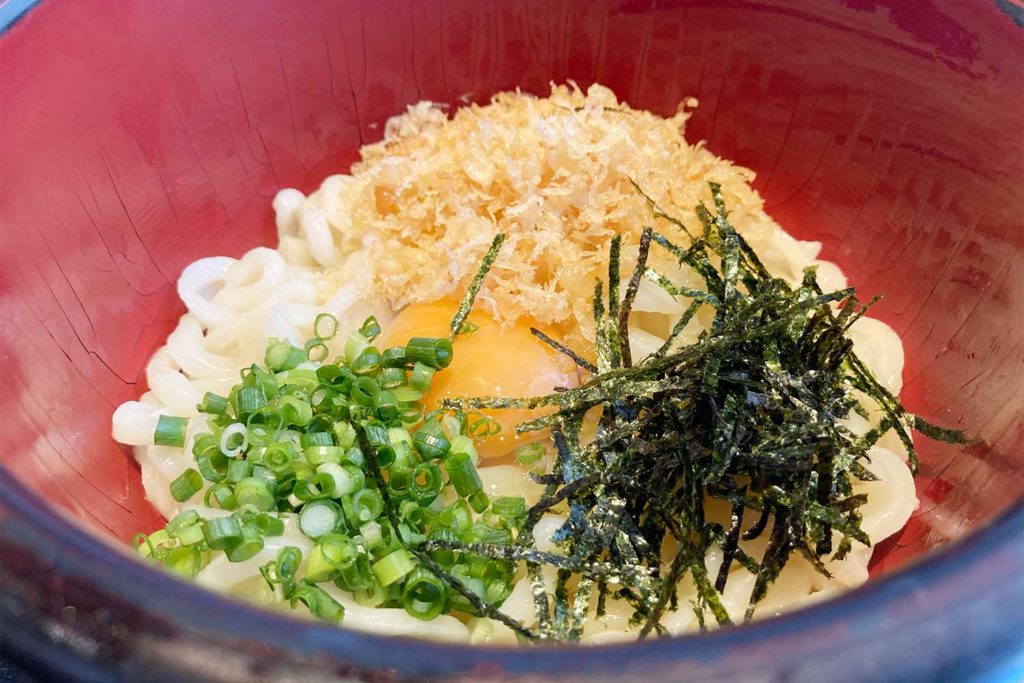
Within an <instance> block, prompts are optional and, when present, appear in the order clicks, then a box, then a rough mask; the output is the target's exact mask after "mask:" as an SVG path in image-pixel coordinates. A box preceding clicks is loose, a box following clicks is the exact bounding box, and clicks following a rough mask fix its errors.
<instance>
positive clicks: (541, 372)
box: [378, 300, 578, 458]
mask: <svg viewBox="0 0 1024 683" xmlns="http://www.w3.org/2000/svg"><path fill="white" fill-rule="evenodd" d="M457 310H458V303H457V302H453V301H447V300H445V301H439V302H435V303H430V304H414V305H411V306H407V307H406V308H404V309H402V311H401V312H400V313H399V314H398V316H397V317H396V318H395V319H394V320H393V321H391V323H390V324H389V325H387V326H385V329H384V335H383V338H382V339H381V340H380V342H379V344H378V346H379V348H381V349H386V348H388V347H390V346H401V345H404V344H406V343H407V342H408V341H409V339H410V338H412V337H447V336H448V332H449V325H450V323H451V320H452V318H453V317H454V316H455V312H456V311H457ZM469 321H470V322H471V323H473V324H474V325H477V329H476V330H475V331H473V332H471V333H469V334H460V335H459V336H458V337H456V339H455V342H454V348H455V353H454V357H453V359H452V363H451V365H449V366H448V367H447V368H445V369H444V370H439V371H438V372H437V373H436V374H435V375H434V379H433V381H432V383H431V385H430V392H429V393H428V394H427V395H426V397H425V398H424V405H425V407H426V409H427V410H431V409H433V408H435V407H437V406H439V405H440V403H441V401H442V400H444V399H446V398H467V397H480V396H502V397H524V398H528V397H532V396H540V395H543V394H550V393H551V392H552V390H553V389H554V387H557V386H567V387H575V386H576V385H577V384H578V379H577V375H576V370H575V366H574V365H573V363H572V361H571V360H569V359H568V358H565V357H564V356H562V355H561V354H559V353H557V352H556V351H554V350H552V349H551V348H550V347H548V346H547V345H546V344H544V343H543V342H541V341H540V340H539V339H537V338H536V337H534V336H533V335H532V334H531V333H530V327H531V326H532V327H538V326H537V325H536V324H534V323H533V322H532V321H531V320H528V319H520V320H519V321H517V322H516V323H515V324H514V325H510V326H506V327H502V326H501V325H499V324H498V323H497V322H496V321H495V320H494V319H493V318H491V317H490V316H489V315H487V314H486V313H483V312H481V311H474V312H473V313H472V314H471V315H470V316H469ZM543 331H544V332H545V333H546V334H551V335H552V336H556V335H555V334H554V333H553V332H552V331H551V330H543ZM556 338H557V337H556ZM480 412H482V413H483V414H484V415H486V416H488V417H490V418H492V419H493V420H495V421H496V422H497V423H498V425H500V426H501V431H500V432H498V433H497V434H496V435H494V436H490V437H487V438H485V439H483V440H481V441H478V442H477V452H478V453H479V454H480V457H481V458H500V457H502V456H504V455H508V454H509V453H510V452H511V451H512V450H514V449H515V448H516V447H518V446H520V445H523V444H527V443H530V442H533V441H538V440H541V439H547V438H548V436H549V433H548V432H547V431H546V430H545V431H536V432H526V433H524V434H522V435H521V436H517V435H516V431H515V426H516V425H517V424H519V423H520V422H524V421H526V420H530V419H533V418H536V417H539V416H541V415H544V414H546V413H549V412H552V409H550V408H549V409H537V410H483V411H480Z"/></svg>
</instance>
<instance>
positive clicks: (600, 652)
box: [0, 465, 1024, 681]
mask: <svg viewBox="0 0 1024 683" xmlns="http://www.w3.org/2000/svg"><path fill="white" fill-rule="evenodd" d="M0 482H3V485H0V507H3V508H6V509H7V511H8V512H9V513H10V515H11V516H10V517H9V518H8V520H7V521H8V522H10V521H15V520H17V521H18V522H19V523H20V524H23V525H24V527H25V528H27V529H28V530H29V532H30V535H32V536H34V537H36V538H37V539H38V540H40V541H44V540H45V542H47V543H48V544H51V545H50V547H56V548H64V549H66V550H67V551H68V552H67V555H70V556H73V557H75V558H76V559H73V560H70V561H62V560H61V556H63V555H64V553H61V554H59V555H57V556H56V557H55V561H54V564H55V565H56V566H55V568H54V569H55V571H56V572H57V573H58V574H60V573H64V572H67V573H70V574H78V575H81V576H86V577H88V579H89V580H90V581H92V582H93V583H94V585H96V587H97V589H98V590H101V591H104V592H107V593H108V594H120V595H122V596H123V597H124V598H125V599H127V600H128V601H130V602H132V603H133V604H136V605H138V606H139V607H140V608H142V609H144V610H147V611H149V612H152V613H157V614H163V615H164V616H165V617H166V618H168V619H169V620H170V621H172V622H177V623H180V624H183V625H187V626H188V627H189V628H192V629H195V630H197V631H200V632H208V633H228V634H230V635H231V636H232V637H234V638H237V639H255V640H261V639H263V638H265V637H266V635H267V634H268V633H273V634H275V637H274V642H275V645H276V646H278V647H280V648H282V649H283V650H286V651H289V652H292V653H298V654H313V653H325V652H327V653H331V654H332V655H334V656H335V657H338V658H339V659H342V660H348V661H353V662H357V663H358V664H359V665H360V666H364V667H367V668H387V669H390V670H392V671H396V670H397V671H398V672H401V673H407V674H416V673H417V672H416V671H403V669H404V666H403V663H404V662H403V660H405V661H410V662H417V661H419V662H422V661H423V660H424V659H426V658H430V660H432V664H433V666H432V673H433V674H434V675H440V676H443V675H445V674H446V673H452V674H454V673H464V672H466V671H467V670H472V669H474V668H475V667H477V666H479V665H491V666H497V667H498V668H500V669H501V670H503V671H506V672H508V673H513V674H519V675H522V674H539V673H543V672H550V671H557V670H560V669H565V670H567V671H569V670H571V671H576V672H580V671H582V670H586V671H594V672H599V671H602V670H605V671H608V670H615V669H617V668H621V667H622V666H623V661H624V659H628V660H631V661H634V662H635V661H643V662H645V663H647V664H651V665H655V666H657V665H658V664H668V663H670V662H673V661H677V660H679V659H681V658H693V659H700V660H703V661H714V660H716V659H718V658H721V657H724V656H725V655H726V654H727V652H728V651H729V650H731V649H733V648H737V647H741V646H744V645H751V644H756V643H758V642H759V641H763V640H765V639H766V638H772V639H777V638H782V637H785V636H787V635H796V634H799V633H806V632H808V630H813V629H815V628H818V627H824V626H827V625H829V624H833V623H835V618H836V616H841V617H842V618H844V619H852V618H859V617H864V618H869V617H870V615H871V614H872V613H875V614H877V613H881V612H882V611H884V610H885V609H886V608H887V607H888V606H891V605H892V604H893V603H895V602H897V601H899V600H900V599H903V598H906V591H907V586H908V582H909V583H912V584H913V585H917V586H928V585H932V584H935V583H937V582H939V581H941V580H943V579H950V578H951V577H956V576H957V574H958V572H960V571H962V570H963V569H964V568H965V567H967V566H973V565H978V564H980V563H983V562H984V561H985V559H986V558H991V557H993V556H995V555H997V554H999V553H1005V552H1006V551H1007V549H1021V548H1024V499H1021V500H1018V501H1017V502H1016V503H1015V504H1014V505H1012V506H1010V508H1009V509H1008V510H1006V511H1005V512H1004V513H1002V514H1001V515H1000V516H999V517H997V518H996V519H994V520H992V521H991V522H989V523H988V524H986V525H985V526H984V527H982V528H980V529H978V530H977V531H975V532H973V533H971V534H969V535H968V536H967V537H965V538H963V539H959V540H957V541H955V542H952V543H950V544H948V545H946V546H943V547H942V548H940V549H938V550H937V551H935V552H933V553H931V554H930V555H929V556H928V557H926V558H924V559H922V560H921V561H919V562H917V563H914V564H913V565H911V566H910V567H908V568H906V569H903V570H900V571H897V572H894V573H892V574H890V575H887V576H884V577H881V578H879V579H877V580H874V581H871V582H869V583H868V584H867V585H866V586H864V587H861V588H858V589H856V590H854V591H851V592H849V593H847V594H846V595H844V596H842V597H839V598H836V599H834V600H831V601H827V602H825V603H822V604H820V605H815V606H812V607H808V608H806V609H803V610H799V611H797V612H794V613H792V614H789V615H785V616H782V617H777V618H774V619H769V620H765V621H761V622H755V623H753V624H750V625H746V626H742V627H736V628H730V629H723V630H720V631H718V630H716V631H710V632H707V633H702V634H695V635H692V636H689V637H686V638H679V639H671V640H658V639H655V640H648V641H644V642H639V643H628V644H615V645H601V646H593V647H588V648H587V657H585V658H581V657H580V656H579V649H578V648H573V647H550V648H541V649H537V650H533V651H531V652H530V656H529V657H524V656H523V652H522V650H521V649H517V648H509V647H494V646H480V645H468V644H457V643H456V644H451V643H437V642H430V641H425V640H418V639H414V638H407V637H398V638H396V637H386V636H379V635H373V634H369V633H364V632H359V631H349V630H344V629H339V628H337V627H333V626H326V625H320V624H317V623H310V622H306V621H299V620H296V619H292V618H289V617H288V616H286V615H281V614H275V613H273V612H270V611H265V610H261V609H258V608H254V607H250V606H248V605H246V604H244V603H241V602H237V601H234V600H231V599H228V598H225V597H222V596H219V595H216V594H212V593H210V592H208V591H205V590H203V589H201V588H199V587H198V586H196V585H194V584H191V583H189V582H187V581H182V580H179V579H176V578H174V577H173V576H171V575H169V574H165V573H163V572H161V571H159V570H157V569H155V568H152V567H150V566H148V565H146V564H145V563H143V562H141V561H134V560H131V559H129V556H128V555H126V554H123V553H120V552H118V551H117V550H115V549H113V548H111V547H110V546H109V545H107V544H105V543H104V542H102V541H100V540H99V539H97V538H95V537H93V536H91V535H90V534H88V533H83V531H82V530H81V529H79V528H77V527H76V526H74V525H73V524H72V523H71V522H69V521H68V520H67V519H65V518H64V517H63V516H61V515H60V514H58V513H57V512H56V511H54V510H53V509H51V508H49V507H48V506H47V505H46V503H45V502H44V501H43V500H42V499H40V498H39V497H38V496H36V495H35V493H34V492H31V491H29V490H27V489H25V488H24V487H22V486H21V485H20V484H19V483H17V480H16V479H15V478H14V477H12V476H11V475H10V473H9V472H8V471H7V470H6V468H4V467H3V466H2V465H0ZM5 525H6V523H5ZM399 648H400V650H401V653H402V655H403V657H401V658H399V659H398V660H396V650H397V649H399ZM1020 654H1021V653H1019V652H1018V653H1009V655H1008V656H1007V657H1006V658H1004V659H1003V661H1000V662H991V664H992V665H993V668H991V669H989V670H988V671H987V672H985V678H986V680H990V681H1003V680H1019V679H1020V676H1021V674H1022V673H1024V668H1022V666H1024V661H1022V660H1021V658H1020ZM438 655H442V656H443V660H441V658H439V657H438ZM439 660H441V661H439ZM566 667H570V668H568V669H566ZM978 673H981V672H978Z"/></svg>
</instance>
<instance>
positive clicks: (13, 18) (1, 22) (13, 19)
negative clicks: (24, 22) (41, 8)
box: [0, 0, 42, 36]
mask: <svg viewBox="0 0 1024 683" xmlns="http://www.w3.org/2000/svg"><path fill="white" fill-rule="evenodd" d="M41 1H42V0H7V1H6V2H0V36H2V35H3V34H4V33H6V32H7V30H8V29H9V28H11V27H12V26H14V24H15V23H17V21H18V20H19V19H21V18H22V17H24V16H25V14H26V13H27V12H28V11H29V10H30V9H32V8H33V7H35V6H36V5H38V4H39V3H40V2H41Z"/></svg>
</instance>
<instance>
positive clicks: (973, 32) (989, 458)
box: [0, 0, 1024, 681]
mask: <svg viewBox="0 0 1024 683" xmlns="http://www.w3.org/2000/svg"><path fill="white" fill-rule="evenodd" d="M29 4H30V3H26V2H20V3H18V2H8V3H7V4H6V5H0V24H2V23H3V22H5V21H10V20H11V19H12V17H13V15H14V14H16V13H17V12H18V11H20V10H22V9H25V6H26V5H29ZM1022 16H1024V11H1022V9H1021V6H1020V5H1019V3H1016V2H1009V1H1003V2H988V1H981V0H979V1H977V2H966V1H961V2H941V3H940V2H937V1H936V2H933V1H925V0H885V1H883V0H841V1H838V2H812V1H807V2H785V1H783V0H761V1H759V2H755V1H753V0H750V1H745V0H727V1H714V2H713V1H710V0H705V1H696V0H694V1H684V0H661V1H658V0H618V1H610V0H602V1H598V2H584V1H582V0H561V1H559V2H540V1H538V2H525V3H519V2H503V1H497V2H445V3H434V2H390V1H376V2H330V1H327V0H323V1H318V0H303V1H301V2H287V1H285V0H252V1H250V2H244V3H243V2H228V1H222V2H205V1H202V2H201V1H198V0H196V1H192V0H178V1H176V2H171V3H157V2H152V1H150V0H78V1H75V2H72V1H70V0H49V1H48V2H43V3H41V4H38V5H36V6H34V7H31V8H29V9H28V10H27V11H26V12H25V13H24V14H23V15H22V16H21V17H20V18H19V19H17V20H16V21H14V22H13V23H12V24H11V25H10V26H8V27H7V29H6V32H5V33H3V34H2V35H0V229H2V235H0V259H2V271H0V277H2V283H0V292H2V319H0V320H2V345H3V346H2V356H0V357H2V367H3V377H4V379H5V383H4V390H3V391H2V392H0V397H2V398H0V402H2V408H0V416H2V429H0V446H2V450H0V463H2V467H3V469H2V470H0V471H2V474H3V485H2V488H0V499H2V507H0V514H2V517H0V531H2V534H3V537H2V547H0V566H2V570H3V571H2V575H0V576H2V582H3V583H2V584H0V587H2V588H3V596H2V598H0V605H2V608H3V612H2V616H3V618H4V622H3V628H2V637H3V643H4V645H5V651H6V652H7V653H11V656H14V657H16V658H18V660H19V661H21V662H27V663H30V664H32V665H33V666H37V667H38V666H47V667H50V668H51V669H52V671H54V672H58V673H60V674H61V675H65V674H68V672H72V671H74V672H77V673H78V674H79V675H86V674H88V675H90V676H94V677H95V679H96V680H106V679H114V678H117V677H123V678H127V679H132V680H143V679H146V680H176V679H191V680H197V679H212V680H224V681H231V680H262V679H264V678H266V679H274V678H279V677H284V676H286V675H290V676H293V678H292V679H290V680H324V678H323V677H324V676H329V675H351V676H353V677H359V678H368V679H371V680H391V679H393V678H407V677H426V678H430V677H435V676H447V677H459V676H462V677H465V678H468V679H480V680H499V679H504V678H509V679H512V678H522V679H524V680H560V681H569V680H624V681H625V680H637V679H638V678H639V677H640V676H645V677H646V680H652V681H653V680H666V681H676V680H694V681H704V680H707V681H727V680H743V681H761V680H764V681H775V680H779V681H781V680H786V681H805V680H806V681H812V680H824V679H825V678H828V679H830V680H885V679H892V680H902V679H908V678H909V679H919V680H927V679H936V678H943V679H948V680H964V679H965V678H969V677H970V676H971V675H975V674H976V675H979V676H980V675H982V674H985V675H990V676H997V675H1007V676H1012V675H1015V674H1014V672H1017V673H1019V670H1017V669H1015V668H1014V667H1015V666H1016V665H1017V664H1020V661H1019V659H1020V657H1021V651H1022V648H1024V645H1022V642H1021V635H1020V634H1021V633H1024V578H1022V573H1024V529H1022V526H1024V513H1022V508H1021V504H1020V499H1021V495H1022V492H1024V477H1022V469H1024V468H1022V452H1024V449H1022V439H1024V391H1022V386H1021V378H1022V377H1024V325H1022V324H1021V322H1022V320H1024V68H1022V55H1024V38H1022V36H1024V32H1022V29H1021V28H1020V25H1021V23H1022V21H1024V19H1022ZM568 79H572V80H575V81H576V82H578V83H580V84H581V85H584V86H585V85H587V84H589V83H591V82H595V81H596V82H601V83H604V84H606V85H608V86H610V87H612V88H613V89H614V90H615V92H616V93H617V94H618V95H619V96H620V97H621V98H624V99H625V100H627V101H628V102H630V103H631V104H632V105H634V106H640V107H645V108H649V109H652V110H654V111H657V112H659V113H662V114H669V113H671V112H673V111H674V110H675V107H676V105H677V103H678V102H679V101H680V100H682V99H683V98H685V97H688V96H695V97H697V98H698V99H699V100H700V102H701V105H700V107H699V108H698V109H697V111H696V113H695V115H694V116H693V118H692V120H691V122H690V124H689V125H688V129H687V135H688V137H689V138H690V139H691V140H700V139H704V140H707V144H708V146H709V147H710V148H711V149H712V150H713V151H715V152H716V153H717V154H720V155H722V156H726V157H730V158H733V159H735V160H736V161H737V162H739V163H741V164H743V165H746V166H749V167H751V168H753V169H754V170H756V171H757V173H758V178H757V181H756V186H757V188H758V189H759V190H760V191H761V192H762V193H763V195H764V197H765V199H766V203H767V208H768V210H769V212H770V213H771V214H772V215H773V216H775V217H776V218H777V219H778V220H779V221H780V222H781V223H782V224H783V225H784V226H786V227H787V228H788V229H790V230H791V231H792V232H793V233H795V234H796V235H797V236H799V237H803V238H813V239H820V240H822V241H823V242H824V244H825V248H824V253H823V256H824V258H828V259H832V260H835V261H837V262H838V263H839V264H840V265H841V266H842V267H843V268H844V270H845V271H846V272H847V273H848V275H849V276H850V277H851V279H852V280H853V282H855V283H856V285H857V286H858V289H859V291H860V292H861V293H864V294H867V295H869V296H870V295H871V294H874V293H877V292H881V293H883V294H884V295H885V298H884V299H883V300H882V302H881V303H880V304H878V306H877V308H876V311H877V315H878V316H880V317H881V318H883V319H884V320H886V321H888V322H890V323H891V324H892V325H893V326H894V327H895V328H896V329H897V331H899V332H900V333H901V334H902V335H903V338H904V342H905V345H906V349H907V367H906V371H905V376H904V377H905V382H906V390H905V392H904V400H905V402H906V403H907V405H908V406H909V407H910V408H911V409H912V410H914V411H916V412H918V413H920V414H921V415H923V416H925V417H927V418H929V419H932V420H935V421H937V422H941V423H944V424H947V425H950V426H956V427H960V428H964V429H967V430H968V431H969V432H971V433H972V434H973V435H976V436H977V437H978V438H979V439H980V440H981V441H980V443H979V444H977V445H975V446H972V447H970V448H968V449H966V450H964V449H956V448H951V447H945V446H936V445H934V444H929V445H925V446H924V447H923V448H922V459H923V466H922V472H921V475H920V478H919V483H918V491H919V497H920V499H921V508H920V510H919V511H918V513H917V514H916V515H915V516H914V518H913V519H912V521H911V523H910V524H909V525H908V526H907V528H906V529H905V530H904V531H903V532H902V533H901V534H899V536H898V537H897V538H895V539H893V540H891V541H888V542H886V543H885V544H883V546H882V547H881V548H879V550H878V551H877V553H876V558H877V559H876V561H875V563H874V565H873V568H872V571H873V573H874V574H875V575H876V576H879V577H880V579H879V580H878V581H877V582H875V583H873V584H871V585H869V586H868V587H866V588H864V589H862V590H859V591H857V592H855V593H853V594H852V595H850V596H848V597H846V598H844V599H842V600H839V601H835V602H832V603H829V604H825V605H822V606H819V607H815V608H813V609H809V610H806V611H804V612H800V613H798V614H795V615H792V616H789V617H786V618H783V619H779V620H773V621H769V622H765V623H762V624H758V625H755V626H751V627H744V628H741V629H734V630H731V631H728V632H722V633H714V634H708V635H704V636H700V637H697V638H690V639H683V640H676V641H662V642H652V643H648V644H644V645H641V646H631V647H606V648H599V649H596V650H587V651H586V652H578V651H572V650H562V649H555V648H551V649H544V650H540V651H532V650H531V651H530V652H529V654H526V653H524V652H521V651H520V652H506V651H496V650H489V649H471V648H465V647H453V646H441V645H436V644H430V643H422V642H413V641H406V640H387V639H382V638H377V637H373V636H368V635H364V634H355V633H350V632H346V631H343V630H332V629H329V628H325V627H320V626H318V625H310V624H306V623H300V622H295V621H292V620H289V619H287V618H285V617H281V616H277V615H273V614H269V613H262V612H257V611H254V610H251V609H249V608H247V607H244V606H241V605H237V604H234V603H230V602H227V601H225V600H222V599H221V598H218V597H214V596H211V595H208V594H205V593H203V592H201V591H199V590H198V589H196V588H194V587H192V586H189V585H186V584H179V583H178V582H176V581H173V580H172V579H170V578H168V577H165V576H163V575H161V574H159V573H157V572H155V571H153V570H151V569H150V568H148V567H145V566H143V565H141V564H137V563H135V562H134V561H130V560H128V559H126V558H125V557H124V556H123V555H122V554H121V552H120V550H119V549H118V548H117V547H116V546H114V545H112V544H107V543H104V542H103V541H101V540H98V538H99V536H103V537H105V538H107V539H111V540H115V541H117V542H123V541H125V540H126V539H128V538H130V536H131V535H132V534H133V533H134V532H135V531H137V530H139V529H150V528H153V527H155V526H157V525H158V524H160V522H161V520H160V518H159V516H158V515H156V513H155V512H154V511H153V509H152V508H151V507H150V506H149V505H148V504H147V503H146V501H145V498H144V492H143V490H142V487H141V484H140V480H139V475H138V471H137V468H136V467H135V465H134V464H133V461H132V459H131V457H130V454H129V453H128V452H127V451H126V450H124V449H122V448H119V447H118V446H117V445H116V444H114V443H113V442H112V441H111V439H110V437H109V431H110V414H111V412H112V410H113V408H114V407H115V406H116V405H117V404H118V403H119V402H121V401H124V400H127V399H129V398H132V397H135V396H136V395H138V394H139V393H141V391H142V390H143V383H144V378H143V374H142V368H143V367H144V364H145V361H146V359H147V358H148V356H149V355H150V354H151V353H152V352H153V351H154V350H155V349H156V348H157V347H158V346H159V345H160V344H161V343H162V341H163V339H164V338H165V337H166V335H167V333H168V332H169V331H170V330H171V329H172V327H173V325H174V321H175V320H176V318H177V316H179V315H180V314H181V312H182V307H181V305H180V303H179V302H178V300H177V298H176V296H175V291H174V281H175V279H176V277H177V274H178V273H179V272H180V270H181V269H182V267H183V266H184V265H185V264H187V263H188V262H190V261H192V260H194V259H196V258H198V257H201V256H207V255H213V254H227V255H232V256H237V255H240V254H241V253H243V252H244V251H246V250H248V249H250V248H252V247H253V246H255V245H258V244H267V243H270V242H271V241H272V239H273V236H274V230H273V220H272V213H271V209H270V199H271V198H272V196H273V194H274V192H275V191H276V190H277V189H278V188H281V187H286V186H290V187H298V188H300V189H303V190H305V191H309V190H311V189H313V188H315V187H316V186H317V184H318V183H319V181H320V180H322V179H323V178H324V177H325V176H327V175H329V174H331V173H333V172H336V171H338V170H341V169H345V168H347V167H348V165H349V164H350V163H351V162H352V161H353V160H354V159H355V158H356V151H357V149H358V147H359V146H360V144H362V143H364V142H368V141H373V140H377V139H379V138H380V136H381V133H382V124H383V122H384V120H385V119H386V118H387V117H388V116H390V115H392V114H394V113H396V112H398V111H400V110H401V109H402V108H403V107H404V106H405V105H407V104H410V103H412V102H415V101H417V100H419V99H431V100H435V101H440V102H445V103H448V104H450V105H451V106H458V105H460V104H462V103H465V102H469V101H477V102H482V101H486V100H487V99H488V97H489V96H490V95H492V94H493V93H495V92H497V91H500V90H505V89H510V88H515V87H521V88H522V89H524V90H526V91H530V92H536V93H544V92H545V91H546V89H547V84H548V82H549V81H555V82H563V81H566V80H568ZM85 529H88V530H90V531H92V532H97V536H93V535H90V534H87V533H86V532H85V531H84V530H85ZM1015 658H1017V659H1015ZM1007 672H1009V673H1007ZM139 676H142V678H140V677H139ZM303 676H306V677H305V678H303ZM822 677H825V678H822Z"/></svg>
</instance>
